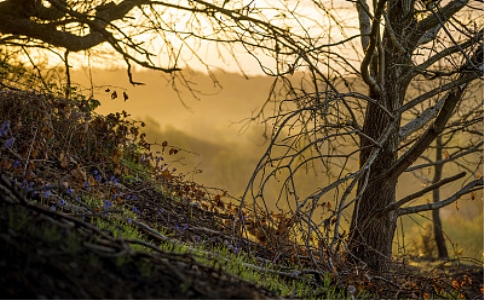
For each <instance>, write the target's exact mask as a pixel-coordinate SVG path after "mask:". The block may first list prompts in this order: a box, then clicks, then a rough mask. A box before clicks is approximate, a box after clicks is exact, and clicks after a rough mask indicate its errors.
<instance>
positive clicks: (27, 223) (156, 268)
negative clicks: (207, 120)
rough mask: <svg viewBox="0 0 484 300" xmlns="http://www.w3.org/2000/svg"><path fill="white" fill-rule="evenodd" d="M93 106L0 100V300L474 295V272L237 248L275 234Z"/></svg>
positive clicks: (119, 116)
mask: <svg viewBox="0 0 484 300" xmlns="http://www.w3.org/2000/svg"><path fill="white" fill-rule="evenodd" d="M95 106H96V102H95V101H94V100H86V99H85V98H83V97H82V96H75V97H74V99H70V100H66V99H62V98H59V97H55V96H53V95H50V94H39V93H34V92H25V91H12V90H2V91H0V145H1V148H0V171H1V178H0V251H1V253H2V256H1V258H0V274H2V275H0V296H1V297H2V298H244V299H246V298H251V299H258V298H279V297H284V298H354V297H358V298H375V297H391V298H395V297H401V298H409V297H417V298H419V297H420V298H425V297H428V296H429V295H432V296H435V297H438V298H441V297H447V298H455V297H465V298H476V297H480V296H482V290H480V289H482V267H481V266H472V265H469V264H467V265H463V264H459V263H458V262H452V264H450V265H449V264H447V265H444V264H440V265H432V266H426V268H425V269H420V268H416V267H412V266H408V265H405V266H403V267H404V268H403V269H398V270H395V273H394V275H393V277H391V276H390V277H387V276H386V275H385V276H381V275H382V274H371V273H369V272H368V271H364V272H362V271H359V270H358V269H352V268H353V266H351V265H348V266H346V267H345V265H338V269H334V270H324V268H323V265H321V266H319V265H317V264H315V261H311V259H310V256H309V255H301V254H298V253H297V252H295V251H294V250H291V249H295V248H297V247H298V245H296V244H291V245H289V247H287V246H288V245H285V248H283V247H279V248H278V247H270V246H269V245H268V244H267V243H264V242H263V241H262V240H261V239H259V240H257V239H254V238H252V239H248V238H245V237H241V236H242V235H241V234H240V230H243V229H244V228H248V227H251V229H247V230H249V231H250V230H252V231H251V233H253V235H254V236H256V237H257V236H258V233H260V232H261V231H264V230H266V231H271V230H274V228H271V227H268V226H265V225H264V224H256V222H255V218H252V216H253V215H254V213H256V212H254V211H253V210H251V209H250V208H248V207H245V206H244V205H241V204H240V203H239V202H238V201H237V199H235V198H231V197H230V195H227V194H226V193H224V191H223V189H207V188H205V187H204V186H202V185H199V184H197V183H195V182H190V181H186V180H185V179H184V174H180V173H178V172H177V170H176V169H175V167H174V165H173V162H174V161H176V157H177V155H180V152H183V151H184V149H180V148H178V147H176V146H171V144H170V141H162V142H160V145H159V146H161V150H160V151H152V149H151V148H152V146H154V145H152V144H149V143H148V142H147V138H146V136H145V134H144V133H143V127H144V123H142V122H137V121H133V120H132V119H130V118H129V115H128V114H127V113H126V112H122V113H116V114H109V115H107V116H100V115H97V114H96V113H95V111H94V108H95ZM238 216H242V217H241V218H240V219H241V220H242V221H240V219H238V218H237V217H238ZM280 221H281V223H283V221H286V220H284V218H283V217H280ZM241 223H242V224H243V225H244V226H241ZM276 229H277V231H278V232H280V229H281V228H276ZM264 232H265V231H264ZM300 250H301V249H300Z"/></svg>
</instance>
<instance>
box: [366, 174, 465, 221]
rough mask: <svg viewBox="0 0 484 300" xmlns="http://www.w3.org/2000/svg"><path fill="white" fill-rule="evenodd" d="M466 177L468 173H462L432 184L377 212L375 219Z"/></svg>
mask: <svg viewBox="0 0 484 300" xmlns="http://www.w3.org/2000/svg"><path fill="white" fill-rule="evenodd" d="M465 175H466V172H461V173H459V174H456V175H454V176H451V177H448V178H445V179H442V180H440V181H439V182H436V183H434V184H432V185H430V186H428V187H426V188H424V189H422V190H420V191H418V192H416V193H413V194H411V195H408V196H406V197H405V198H403V199H401V200H399V201H397V202H394V203H392V204H390V205H388V206H387V207H385V208H384V209H381V210H379V211H377V212H375V216H374V217H375V218H381V217H382V216H383V215H385V214H387V213H389V212H390V211H393V210H395V209H397V208H399V207H401V206H402V205H404V204H406V203H408V202H409V201H412V200H413V199H416V198H418V197H420V196H422V195H425V194H426V193H428V192H431V191H433V190H435V189H438V188H439V187H441V186H443V185H444V184H447V183H449V182H452V181H456V180H458V179H460V178H462V177H464V176H465Z"/></svg>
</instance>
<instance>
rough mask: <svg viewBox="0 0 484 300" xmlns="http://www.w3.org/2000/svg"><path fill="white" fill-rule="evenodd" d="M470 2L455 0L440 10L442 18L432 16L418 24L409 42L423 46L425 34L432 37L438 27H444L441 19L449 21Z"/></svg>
mask: <svg viewBox="0 0 484 300" xmlns="http://www.w3.org/2000/svg"><path fill="white" fill-rule="evenodd" d="M468 2H469V1H468V0H454V1H451V2H450V3H448V4H447V5H446V6H444V7H443V8H441V9H440V14H441V16H440V18H439V17H438V16H437V15H436V14H432V15H430V16H428V17H427V18H425V19H423V20H422V21H420V22H418V23H417V26H416V28H415V30H414V31H413V33H412V34H410V35H408V37H407V39H406V40H407V42H408V43H409V44H414V47H413V48H415V47H417V46H418V45H421V44H423V42H424V40H420V39H421V38H422V37H423V36H424V35H425V34H427V35H432V34H433V32H434V31H436V30H437V29H436V28H437V27H439V26H442V24H441V22H440V19H442V20H449V19H450V18H451V17H452V16H453V15H454V14H456V13H457V12H458V11H460V10H461V9H462V8H464V7H465V6H466V4H467V3H468ZM437 31H438V30H437Z"/></svg>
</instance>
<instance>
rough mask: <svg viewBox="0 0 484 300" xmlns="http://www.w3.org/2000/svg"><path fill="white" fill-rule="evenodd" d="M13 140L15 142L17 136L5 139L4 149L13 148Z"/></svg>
mask: <svg viewBox="0 0 484 300" xmlns="http://www.w3.org/2000/svg"><path fill="white" fill-rule="evenodd" d="M13 142H15V138H14V137H11V138H9V139H8V140H6V141H5V143H4V144H3V146H2V148H3V149H7V148H12V146H13Z"/></svg>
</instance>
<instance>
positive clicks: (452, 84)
mask: <svg viewBox="0 0 484 300" xmlns="http://www.w3.org/2000/svg"><path fill="white" fill-rule="evenodd" d="M479 76H482V75H480V74H478V73H477V72H475V73H469V74H464V75H463V76H461V77H460V78H458V79H457V80H455V81H452V82H449V83H446V84H444V85H442V86H440V87H437V88H435V89H433V90H431V91H428V92H426V93H425V94H422V95H420V96H418V97H417V98H415V99H413V100H410V101H408V102H407V103H405V104H404V105H402V106H401V107H400V108H399V109H397V110H396V111H395V112H397V113H403V112H405V111H407V110H409V109H411V108H412V107H414V106H415V105H417V104H419V103H421V102H423V101H425V100H427V99H429V98H431V97H433V96H436V95H438V94H440V93H442V92H445V91H447V90H451V89H455V88H456V87H458V86H462V85H465V84H468V83H469V82H471V81H473V80H475V79H477V78H479Z"/></svg>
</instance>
